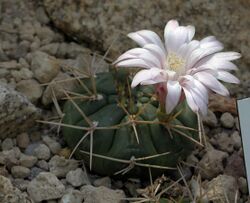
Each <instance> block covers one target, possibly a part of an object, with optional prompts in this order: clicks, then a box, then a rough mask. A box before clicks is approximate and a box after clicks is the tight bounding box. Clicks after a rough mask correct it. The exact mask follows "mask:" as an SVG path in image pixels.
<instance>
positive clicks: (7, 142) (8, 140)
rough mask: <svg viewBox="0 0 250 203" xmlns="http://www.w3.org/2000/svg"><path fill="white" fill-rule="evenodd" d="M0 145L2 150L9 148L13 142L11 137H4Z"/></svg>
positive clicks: (12, 145)
mask: <svg viewBox="0 0 250 203" xmlns="http://www.w3.org/2000/svg"><path fill="white" fill-rule="evenodd" d="M1 145H2V150H3V151H6V150H10V149H12V148H13V147H14V143H13V140H12V139H11V138H6V139H4V141H3V142H2V144H1Z"/></svg>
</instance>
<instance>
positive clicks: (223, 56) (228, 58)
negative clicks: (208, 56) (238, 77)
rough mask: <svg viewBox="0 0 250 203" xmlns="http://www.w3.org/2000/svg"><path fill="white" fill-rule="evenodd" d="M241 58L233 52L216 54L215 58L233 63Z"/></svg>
mask: <svg viewBox="0 0 250 203" xmlns="http://www.w3.org/2000/svg"><path fill="white" fill-rule="evenodd" d="M240 57H241V54H240V53H238V52H233V51H229V52H220V53H216V54H215V55H214V58H216V59H222V60H225V61H233V60H236V59H239V58H240Z"/></svg>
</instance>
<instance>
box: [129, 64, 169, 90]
mask: <svg viewBox="0 0 250 203" xmlns="http://www.w3.org/2000/svg"><path fill="white" fill-rule="evenodd" d="M164 81H166V75H165V74H164V72H163V71H162V70H161V69H159V68H150V69H146V70H141V71H139V72H138V73H136V75H135V76H134V78H133V81H132V84H131V87H135V86H137V85H139V84H142V85H146V84H156V83H160V82H164Z"/></svg>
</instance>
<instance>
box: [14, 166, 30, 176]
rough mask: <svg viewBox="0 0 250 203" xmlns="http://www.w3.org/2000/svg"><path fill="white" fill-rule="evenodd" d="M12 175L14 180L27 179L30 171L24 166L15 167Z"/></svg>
mask: <svg viewBox="0 0 250 203" xmlns="http://www.w3.org/2000/svg"><path fill="white" fill-rule="evenodd" d="M11 174H12V175H13V177H14V178H27V177H28V176H29V175H30V169H28V168H26V167H24V166H13V167H12V168H11Z"/></svg>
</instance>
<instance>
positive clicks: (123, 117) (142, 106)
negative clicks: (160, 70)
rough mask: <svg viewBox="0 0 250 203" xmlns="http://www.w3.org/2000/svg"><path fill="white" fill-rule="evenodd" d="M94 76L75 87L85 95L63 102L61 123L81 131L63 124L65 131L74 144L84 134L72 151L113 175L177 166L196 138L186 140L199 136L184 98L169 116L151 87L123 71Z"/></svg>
mask: <svg viewBox="0 0 250 203" xmlns="http://www.w3.org/2000/svg"><path fill="white" fill-rule="evenodd" d="M92 79H94V80H95V81H94V82H95V84H94V88H95V89H93V86H92V85H93V80H92ZM92 79H91V78H89V79H84V80H82V85H83V86H84V87H85V88H83V87H80V88H79V89H78V90H77V91H76V93H78V94H79V95H83V96H82V98H83V99H80V98H77V99H72V100H69V101H67V102H66V104H65V106H64V113H65V117H64V120H63V123H64V124H69V125H74V126H84V127H85V130H81V129H74V128H72V127H63V135H64V138H65V140H66V142H67V143H68V145H69V146H70V147H71V148H72V149H73V148H75V146H76V145H77V144H78V143H79V141H80V140H81V139H82V138H83V137H84V135H85V136H86V137H85V139H84V140H83V141H81V142H80V144H79V146H78V147H77V150H76V156H77V157H78V158H82V159H84V160H85V161H86V162H87V163H88V164H91V168H92V169H93V170H94V171H95V172H97V173H99V174H102V175H113V174H115V173H116V172H118V171H120V170H123V169H124V172H126V170H128V171H129V173H130V175H137V176H138V175H143V174H144V172H146V173H148V171H147V170H145V168H143V166H148V167H151V168H152V173H153V174H157V173H158V174H159V173H160V172H162V170H163V169H173V168H175V167H176V164H177V163H178V162H179V161H180V160H181V159H183V158H184V157H186V156H187V155H188V154H189V153H190V152H191V150H192V149H193V147H194V143H193V141H192V140H190V139H193V140H196V139H197V136H198V133H197V130H196V129H197V118H196V114H194V113H193V112H192V111H191V110H190V109H189V107H188V106H187V105H186V103H185V102H183V103H182V104H180V105H179V106H178V108H176V111H175V113H173V114H172V116H169V117H167V116H165V115H164V114H162V113H161V112H158V102H157V101H156V100H155V94H154V88H153V87H152V86H140V87H137V88H135V89H131V88H130V84H129V82H128V81H129V75H128V74H126V73H125V71H120V70H119V71H118V72H116V71H114V72H108V73H99V74H97V75H96V76H95V78H92ZM90 92H91V93H90ZM93 92H95V93H93ZM89 93H90V94H89ZM92 95H94V96H92ZM158 117H160V118H161V120H159V118H158ZM92 129H93V131H91V130H92ZM91 132H93V134H91ZM86 133H87V135H86ZM90 152H91V153H92V163H90ZM133 164H134V166H135V167H133ZM130 167H133V168H131V171H130V170H129V169H130ZM160 169H161V170H160Z"/></svg>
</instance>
